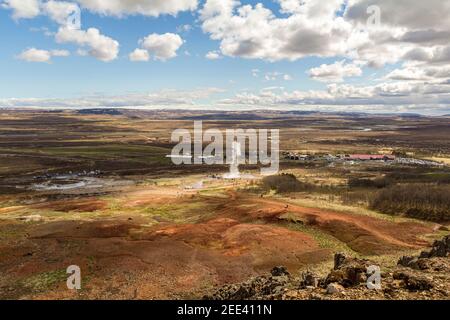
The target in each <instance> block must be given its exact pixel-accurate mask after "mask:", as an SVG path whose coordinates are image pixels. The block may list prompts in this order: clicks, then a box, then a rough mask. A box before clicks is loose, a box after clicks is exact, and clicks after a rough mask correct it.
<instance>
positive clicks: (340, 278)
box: [324, 253, 372, 288]
mask: <svg viewBox="0 0 450 320" xmlns="http://www.w3.org/2000/svg"><path fill="white" fill-rule="evenodd" d="M371 264H372V263H370V262H369V261H368V260H361V259H357V258H347V257H345V255H343V254H342V253H337V254H335V256H334V270H332V271H331V272H330V273H329V274H328V276H327V277H326V279H325V283H324V284H325V285H328V284H330V283H339V284H340V285H342V286H344V287H345V288H348V287H353V286H356V285H359V284H360V283H364V282H365V281H366V280H367V275H366V273H367V267H368V266H369V265H371Z"/></svg>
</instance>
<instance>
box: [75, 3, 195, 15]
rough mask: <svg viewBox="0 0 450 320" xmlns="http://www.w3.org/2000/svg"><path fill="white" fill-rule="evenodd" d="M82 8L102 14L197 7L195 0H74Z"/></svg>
mask: <svg viewBox="0 0 450 320" xmlns="http://www.w3.org/2000/svg"><path fill="white" fill-rule="evenodd" d="M76 1H77V2H79V3H80V4H81V5H82V6H83V7H84V8H86V9H89V10H90V11H93V12H97V13H100V14H104V15H113V16H119V17H120V16H124V15H146V16H152V17H157V16H159V15H162V14H170V15H176V14H178V13H179V12H182V11H192V10H195V9H196V8H197V0H76Z"/></svg>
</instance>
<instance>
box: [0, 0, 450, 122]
mask: <svg viewBox="0 0 450 320" xmlns="http://www.w3.org/2000/svg"><path fill="white" fill-rule="evenodd" d="M0 39H1V40H2V45H1V46H0V108H1V107H7V108H18V107H36V108H97V107H106V108H111V107H126V108H143V109H179V108H192V109H206V110H213V109H217V110H249V109H277V110H317V111H346V112H347V111H348V112H374V113H385V112H389V113H405V112H408V113H421V114H429V115H443V114H449V113H450V1H442V0H428V1H422V0H396V1H391V0H327V1H323V0H271V1H269V0H267V1H253V0H252V1H236V0H74V1H53V0H50V1H48V0H0Z"/></svg>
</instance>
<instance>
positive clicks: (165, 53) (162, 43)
mask: <svg viewBox="0 0 450 320" xmlns="http://www.w3.org/2000/svg"><path fill="white" fill-rule="evenodd" d="M183 43H184V41H183V39H182V38H181V37H180V36H179V35H178V34H174V33H165V34H157V33H152V34H150V35H148V36H146V37H145V38H143V39H141V40H139V44H140V46H141V48H138V49H136V50H134V51H133V52H132V53H131V54H130V56H129V58H130V60H131V61H148V60H149V59H150V56H151V57H153V58H154V59H155V60H161V61H166V60H168V59H172V58H175V57H176V56H177V51H178V49H180V47H181V46H182V45H183ZM144 51H145V52H144Z"/></svg>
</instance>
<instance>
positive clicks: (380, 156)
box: [345, 154, 395, 161]
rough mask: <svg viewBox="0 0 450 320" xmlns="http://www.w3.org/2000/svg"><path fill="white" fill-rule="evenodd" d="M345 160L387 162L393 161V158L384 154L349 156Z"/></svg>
mask: <svg viewBox="0 0 450 320" xmlns="http://www.w3.org/2000/svg"><path fill="white" fill-rule="evenodd" d="M345 159H347V160H359V161H370V160H379V161H381V160H382V161H388V160H395V156H393V155H385V154H351V155H349V156H346V157H345Z"/></svg>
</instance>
